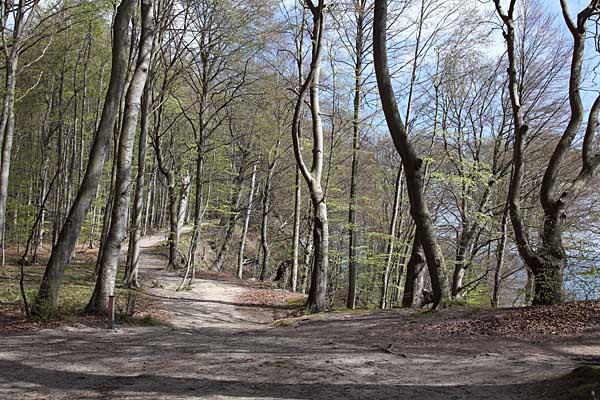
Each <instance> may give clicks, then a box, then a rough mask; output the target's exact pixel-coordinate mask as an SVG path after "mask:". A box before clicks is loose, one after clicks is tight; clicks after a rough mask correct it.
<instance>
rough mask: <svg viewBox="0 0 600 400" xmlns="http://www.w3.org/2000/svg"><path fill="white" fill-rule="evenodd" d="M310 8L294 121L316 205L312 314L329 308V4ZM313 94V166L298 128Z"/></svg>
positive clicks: (296, 141)
mask: <svg viewBox="0 0 600 400" xmlns="http://www.w3.org/2000/svg"><path fill="white" fill-rule="evenodd" d="M305 4H306V6H307V7H308V8H309V9H310V11H311V13H312V16H313V26H312V32H311V37H312V43H313V48H312V59H311V64H310V70H309V73H308V76H307V77H306V80H305V81H304V83H303V85H302V87H301V88H300V91H299V95H298V98H297V101H296V106H295V109H294V118H293V120H292V140H293V148H294V155H295V157H296V163H297V165H298V167H299V169H300V171H301V172H302V175H303V176H304V179H305V180H306V183H307V185H308V188H309V192H310V198H311V201H312V205H313V246H314V261H313V264H312V272H311V280H310V282H311V284H310V290H309V293H308V299H307V302H306V309H307V311H308V312H309V313H312V312H321V311H325V310H326V308H327V299H326V294H327V273H328V266H329V226H328V221H327V205H326V202H325V195H324V192H323V188H322V185H321V178H322V174H323V150H324V144H323V125H322V121H321V115H320V113H321V110H320V105H319V81H320V79H319V77H320V71H321V50H322V45H323V35H324V22H325V21H324V19H325V3H324V1H323V0H319V2H318V4H317V5H315V4H314V3H313V2H312V0H305ZM309 91H310V112H311V117H312V136H313V140H312V142H313V149H312V150H313V151H312V165H311V167H310V169H309V167H308V166H307V165H306V163H305V162H304V158H303V156H302V149H301V146H300V138H299V135H298V128H299V126H300V123H301V115H302V110H303V108H304V99H305V97H306V94H307V92H309Z"/></svg>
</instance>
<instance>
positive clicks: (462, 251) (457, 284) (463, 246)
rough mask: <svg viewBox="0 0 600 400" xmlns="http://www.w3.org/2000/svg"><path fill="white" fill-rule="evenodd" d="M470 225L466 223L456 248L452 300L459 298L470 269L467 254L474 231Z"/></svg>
mask: <svg viewBox="0 0 600 400" xmlns="http://www.w3.org/2000/svg"><path fill="white" fill-rule="evenodd" d="M469 225H470V224H468V223H464V224H463V229H462V231H461V233H460V236H459V239H458V245H457V246H456V258H455V265H454V275H453V276H452V291H451V296H452V298H457V297H459V295H460V291H461V290H462V285H463V280H464V277H465V272H466V271H467V267H468V260H467V252H468V250H469V247H470V246H471V243H472V240H473V234H474V230H471V228H470V227H469Z"/></svg>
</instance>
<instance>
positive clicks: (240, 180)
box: [214, 155, 246, 271]
mask: <svg viewBox="0 0 600 400" xmlns="http://www.w3.org/2000/svg"><path fill="white" fill-rule="evenodd" d="M245 164H246V162H245V155H244V156H243V158H242V161H241V163H240V167H239V171H238V176H237V178H236V183H237V184H236V191H235V193H234V194H233V198H232V202H231V205H232V210H231V212H230V214H229V216H228V218H227V228H226V231H225V238H224V239H223V244H222V245H221V248H220V249H219V253H218V254H217V260H216V261H215V266H214V270H215V271H221V269H222V268H223V263H224V262H225V256H226V255H227V252H228V251H229V246H230V245H231V238H232V237H233V231H234V230H235V224H236V222H237V220H238V214H239V209H240V203H241V201H242V192H243V185H244V169H245V167H246V165H245Z"/></svg>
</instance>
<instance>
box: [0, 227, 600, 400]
mask: <svg viewBox="0 0 600 400" xmlns="http://www.w3.org/2000/svg"><path fill="white" fill-rule="evenodd" d="M160 240H161V238H160V237H157V236H155V237H150V238H146V239H145V240H144V242H143V248H142V265H143V268H142V271H141V278H142V281H143V282H144V284H145V285H146V286H148V285H151V284H152V282H153V281H156V282H157V283H159V284H160V285H161V286H162V288H160V287H159V288H153V289H149V290H150V292H151V294H152V295H153V296H155V297H156V298H157V299H158V300H159V301H160V305H161V307H162V308H164V310H165V311H166V313H167V315H168V316H169V320H170V324H171V326H168V327H165V326H158V327H121V328H119V329H118V330H117V331H109V330H106V329H98V328H87V327H82V326H79V327H63V328H60V329H52V330H49V329H48V330H42V331H38V332H33V333H28V334H17V335H8V336H4V337H0V398H2V399H416V398H421V399H552V398H556V393H557V392H556V390H555V386H553V384H550V383H548V382H546V381H545V380H546V379H551V378H555V377H557V376H560V375H562V374H565V373H566V372H568V371H570V370H572V369H573V368H574V367H575V366H577V365H580V364H581V362H582V360H583V361H585V360H586V359H589V357H600V345H599V344H600V341H598V337H597V336H596V337H586V339H585V340H581V339H572V340H561V341H556V342H554V343H546V342H545V343H542V342H536V341H534V340H531V341H516V340H501V339H490V338H483V339H482V338H464V339H460V340H459V339H448V338H441V339H435V338H423V337H411V338H404V337H402V338H396V339H394V336H393V332H392V336H391V338H390V337H386V336H381V335H380V334H379V333H378V332H379V331H378V330H377V329H379V328H377V327H381V326H392V324H393V326H394V329H396V330H397V331H398V332H400V331H401V330H402V327H403V326H404V324H412V323H415V322H414V320H412V319H408V318H407V319H406V320H403V319H402V318H400V317H398V316H397V315H394V316H393V317H392V316H390V317H386V314H376V315H369V316H352V315H350V316H348V315H337V316H336V315H331V316H328V317H327V318H324V319H317V320H314V321H301V322H299V323H296V324H293V325H291V326H286V327H274V326H272V325H271V324H269V322H270V321H271V319H272V316H273V313H274V311H275V310H273V309H272V308H269V307H267V306H260V305H245V304H241V303H240V302H239V296H240V295H241V294H243V293H244V291H246V290H249V289H248V288H246V287H243V286H239V285H236V284H234V283H227V282H216V281H210V280H202V279H200V280H198V281H197V282H196V284H195V286H194V289H193V291H186V292H176V291H175V290H174V289H175V288H176V287H177V286H178V284H179V282H180V279H181V278H180V277H179V276H178V274H177V273H175V272H166V271H164V267H165V266H166V260H165V259H164V258H163V257H161V256H158V255H155V254H152V253H151V252H150V251H149V250H150V249H151V248H152V247H154V246H155V245H157V243H158V242H159V241H160ZM386 318H387V319H389V322H388V321H386ZM417 323H418V322H417ZM376 328H377V329H376ZM586 357H587V358H586Z"/></svg>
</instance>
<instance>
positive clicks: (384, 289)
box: [379, 167, 402, 310]
mask: <svg viewBox="0 0 600 400" xmlns="http://www.w3.org/2000/svg"><path fill="white" fill-rule="evenodd" d="M401 195H402V167H400V168H399V169H398V174H397V175H396V185H395V189H394V207H393V209H392V220H391V221H390V228H389V231H388V236H389V238H388V243H387V258H386V262H385V271H384V272H383V279H382V282H381V300H380V302H379V307H380V308H381V309H382V310H384V309H386V308H388V306H389V304H388V301H387V298H388V288H389V285H390V273H391V271H392V262H393V260H394V243H395V241H396V225H398V215H399V213H400V198H401Z"/></svg>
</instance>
